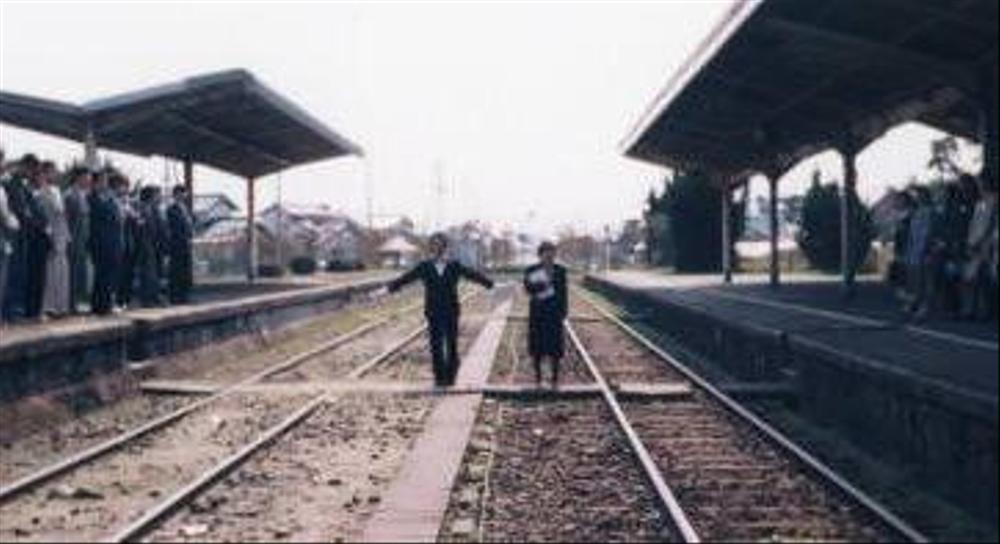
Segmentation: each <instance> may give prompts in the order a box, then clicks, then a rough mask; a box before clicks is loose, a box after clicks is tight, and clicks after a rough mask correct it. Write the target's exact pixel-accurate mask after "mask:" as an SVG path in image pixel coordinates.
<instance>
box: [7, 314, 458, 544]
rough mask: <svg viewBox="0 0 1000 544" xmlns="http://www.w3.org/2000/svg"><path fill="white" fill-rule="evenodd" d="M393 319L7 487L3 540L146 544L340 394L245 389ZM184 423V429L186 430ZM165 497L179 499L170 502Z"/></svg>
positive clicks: (361, 370)
mask: <svg viewBox="0 0 1000 544" xmlns="http://www.w3.org/2000/svg"><path fill="white" fill-rule="evenodd" d="M467 298H468V297H467ZM415 309H416V307H409V308H406V309H405V310H404V311H403V312H400V313H407V312H412V311H414V310H415ZM395 317H396V316H395V315H393V316H389V317H385V318H382V319H378V320H376V321H373V322H371V323H367V324H364V325H362V326H359V327H357V328H356V329H354V330H353V331H351V332H349V333H347V334H344V335H342V336H339V337H337V338H335V339H333V340H331V341H328V342H325V343H322V344H321V345H318V346H313V347H311V348H309V349H307V350H305V351H303V352H300V353H298V354H296V355H294V356H292V357H289V358H288V359H285V360H282V361H280V362H278V363H276V364H273V365H271V366H269V367H268V368H266V369H264V370H261V371H259V372H256V373H254V374H253V375H252V376H249V377H247V378H244V379H240V380H238V381H236V382H233V383H231V384H229V385H227V386H225V387H223V388H222V389H220V390H218V391H216V392H215V393H214V394H210V395H208V396H206V397H204V398H202V399H200V400H197V401H195V402H192V403H190V404H186V405H183V406H182V407H180V408H178V409H176V410H174V411H172V412H170V413H168V414H166V415H163V416H160V417H157V418H155V419H153V420H151V421H147V422H145V423H143V424H141V425H139V426H137V427H133V428H131V429H129V430H127V431H125V432H122V433H121V434H119V435H117V436H115V437H113V438H111V439H109V440H106V441H104V442H102V443H100V444H97V445H96V446H93V447H90V448H88V449H86V450H84V451H82V452H79V453H76V454H74V455H71V456H69V457H66V458H64V459H62V460H60V461H58V462H55V463H53V464H50V465H48V466H46V467H45V468H43V469H41V470H38V471H36V472H33V473H32V474H29V475H27V476H25V477H22V478H20V479H18V480H17V481H15V482H13V483H12V484H10V485H7V486H5V487H3V488H2V489H0V518H3V520H4V522H3V523H2V524H0V537H2V540H10V541H20V540H27V539H31V540H39V539H41V540H53V539H58V540H83V541H89V540H97V539H107V540H109V541H128V540H133V539H136V538H138V537H140V536H141V535H143V534H145V533H146V532H148V531H149V530H150V529H151V528H152V527H154V526H155V525H156V524H158V523H159V522H161V521H162V520H163V519H165V518H166V517H167V516H169V515H170V514H171V513H173V512H175V511H176V510H177V509H178V508H180V507H181V506H183V505H184V504H186V503H187V502H188V501H190V500H191V499H192V498H193V497H195V496H197V495H198V494H199V493H201V492H202V491H203V490H205V489H207V488H209V487H211V486H212V485H213V484H215V483H216V482H218V481H219V480H220V479H221V478H222V477H223V476H225V475H226V474H228V473H229V472H231V471H232V470H233V469H234V468H235V467H238V466H240V465H241V464H242V463H244V462H245V461H246V460H248V459H249V458H250V457H251V456H253V455H254V454H255V453H256V452H258V451H260V450H262V449H264V448H265V447H267V446H269V445H271V444H273V443H274V442H275V441H277V440H278V439H279V438H280V437H281V436H283V435H284V434H285V433H287V432H289V431H290V430H292V429H294V428H296V427H297V426H299V425H301V424H302V423H303V422H305V421H306V420H307V419H308V418H310V416H312V415H313V414H314V413H316V412H317V411H319V410H320V408H322V407H324V406H325V405H327V404H329V403H330V402H331V401H332V400H333V399H334V396H335V394H334V393H333V392H324V393H320V394H311V395H310V394H308V393H297V394H296V393H294V392H292V393H278V394H275V393H273V392H270V393H268V394H267V395H264V394H262V393H260V392H251V391H250V390H249V389H247V386H250V385H253V384H259V383H262V382H265V381H267V380H268V379H269V378H271V377H274V376H277V375H280V374H282V373H286V372H288V371H289V370H291V369H294V368H296V367H297V366H300V365H302V364H305V363H306V362H308V361H312V360H315V359H316V358H317V357H320V356H322V355H325V354H328V353H330V352H331V351H335V350H338V349H340V348H342V347H345V346H348V345H350V344H351V343H352V342H355V341H357V340H358V339H359V338H363V337H365V336H366V335H368V334H370V333H371V332H372V331H375V330H377V329H379V328H380V327H384V326H386V325H387V324H388V323H390V322H392V321H393V320H394V318H395ZM424 329H425V327H423V326H422V327H419V328H417V329H415V330H412V331H410V332H409V333H408V334H405V335H403V337H402V338H401V339H399V340H398V341H396V342H395V343H391V344H383V345H382V347H383V348H384V349H383V350H382V351H381V353H379V354H378V355H377V356H375V357H373V358H371V359H370V360H368V361H366V362H365V363H363V364H361V365H359V366H356V367H355V368H354V369H353V370H352V371H351V372H350V373H348V374H347V375H346V376H343V377H345V378H347V379H348V380H360V379H362V378H364V377H365V376H368V375H370V374H372V373H373V372H374V371H376V370H378V369H380V368H382V367H383V366H384V365H385V364H386V363H387V362H388V361H390V360H391V359H393V358H394V357H396V356H397V355H398V354H399V353H400V352H401V351H403V350H404V349H405V348H407V347H408V346H409V345H410V344H412V343H413V342H414V341H415V340H416V339H418V338H420V336H421V335H422V334H423V332H424ZM181 421H184V422H185V423H184V425H179V422H181ZM144 471H145V473H144ZM164 473H169V474H164ZM182 484H183V485H182ZM164 489H176V491H174V492H173V493H172V494H170V495H169V496H166V498H165V499H164V498H163V497H164V496H165V495H166V492H165V491H164ZM108 490H110V491H108ZM140 514H141V515H140ZM123 524H127V525H126V526H125V527H124V528H122V529H119V530H117V531H116V532H115V533H114V534H112V535H110V536H109V535H108V528H109V527H122V526H123ZM8 533H9V534H8Z"/></svg>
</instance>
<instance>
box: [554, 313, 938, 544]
mask: <svg viewBox="0 0 1000 544" xmlns="http://www.w3.org/2000/svg"><path fill="white" fill-rule="evenodd" d="M580 298H583V299H584V300H586V301H587V305H588V306H590V307H591V308H592V309H593V311H594V312H596V313H597V314H598V315H600V316H601V317H602V318H603V319H604V323H588V324H586V325H582V324H581V325H575V324H572V323H567V325H566V328H567V333H568V336H569V338H570V340H571V343H572V345H573V347H574V348H575V350H576V351H577V352H578V353H579V355H580V356H581V357H582V358H583V359H584V360H585V361H586V364H587V366H588V368H589V369H590V371H591V373H592V374H593V376H594V380H595V381H596V382H597V384H598V385H599V387H600V389H601V392H602V397H603V398H604V400H605V403H606V404H607V405H608V406H609V407H610V409H611V410H612V412H613V413H614V414H615V419H616V423H617V424H618V426H619V428H621V429H622V431H623V432H624V433H625V435H626V436H627V437H628V439H629V443H630V447H631V449H632V451H633V452H634V453H635V455H636V457H637V458H638V459H639V460H640V462H641V463H642V465H643V467H644V469H645V471H646V474H647V477H648V478H649V479H650V481H651V482H652V483H653V485H654V487H655V489H656V490H657V492H658V496H659V500H660V502H661V504H663V506H664V508H666V510H667V511H668V512H669V513H670V517H671V520H672V523H673V526H674V528H675V529H676V531H677V533H678V534H679V535H680V536H681V539H682V540H683V541H685V542H700V541H702V540H706V541H723V542H725V541H760V540H772V541H774V540H777V541H789V540H791V541H831V540H834V541H860V542H872V541H878V542H901V541H906V542H924V541H926V538H925V537H924V536H923V535H921V534H920V533H919V532H917V531H916V530H914V529H913V528H911V527H910V526H909V525H907V524H906V523H905V522H903V521H902V520H900V519H899V518H897V517H896V516H894V515H893V514H892V513H891V512H889V511H888V509H886V508H885V507H883V506H882V505H880V504H878V503H877V502H875V501H874V500H872V499H871V498H869V497H868V496H867V495H865V494H864V493H863V492H861V491H860V490H858V489H857V488H855V487H854V486H852V485H851V484H850V483H849V482H847V481H846V480H844V479H843V478H841V477H840V476H839V475H837V474H836V473H835V472H834V471H832V470H831V469H829V468H828V467H826V466H825V465H823V464H822V463H821V462H819V461H818V460H816V459H815V458H813V457H812V456H810V455H809V454H808V453H807V452H805V451H804V450H802V449H801V448H799V447H797V446H796V445H795V444H793V443H792V442H791V441H789V440H788V439H787V438H785V437H784V436H783V435H781V434H780V433H779V432H777V431H776V430H774V429H773V428H772V427H770V426H769V425H767V424H766V423H765V422H763V421H762V420H760V419H759V418H757V417H756V416H755V415H754V414H752V413H750V412H749V411H747V410H745V409H744V408H742V407H741V406H740V405H739V404H738V403H736V402H735V401H733V400H732V399H730V398H729V397H728V396H726V395H725V394H723V393H722V392H720V391H719V390H718V389H716V388H715V387H713V386H712V385H711V384H709V383H708V382H706V381H704V380H702V379H701V378H700V377H699V376H698V375H696V374H695V373H693V372H691V371H690V370H689V369H688V368H686V367H685V366H684V365H683V364H682V363H680V362H679V361H677V360H676V359H675V358H673V357H671V356H670V355H669V354H668V353H666V352H664V351H663V350H661V349H660V348H658V347H657V346H656V345H654V344H653V343H652V342H650V341H649V340H648V339H646V338H645V337H643V336H642V335H641V334H640V333H638V332H637V331H635V330H634V329H632V328H631V327H629V326H628V325H627V324H625V323H624V322H623V321H621V320H620V319H618V318H616V317H615V316H613V315H611V314H610V313H609V312H607V311H606V310H604V309H603V308H600V307H598V306H597V305H596V304H594V303H593V302H591V301H589V299H585V298H584V297H580ZM578 329H579V331H582V332H583V333H584V334H583V335H581V334H580V332H578ZM611 380H614V381H626V380H644V381H651V380H657V381H666V382H668V383H682V384H686V385H687V386H689V387H690V391H691V392H690V394H689V395H683V396H680V397H678V398H675V399H669V400H644V401H635V400H623V399H621V398H619V395H618V394H617V393H616V391H615V389H614V388H613V386H612V382H611Z"/></svg>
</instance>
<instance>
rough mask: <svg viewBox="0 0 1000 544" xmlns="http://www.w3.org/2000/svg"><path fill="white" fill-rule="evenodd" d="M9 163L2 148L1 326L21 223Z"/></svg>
mask: <svg viewBox="0 0 1000 544" xmlns="http://www.w3.org/2000/svg"><path fill="white" fill-rule="evenodd" d="M7 169H8V165H7V163H5V162H4V153H3V149H0V326H2V325H3V323H4V321H5V317H4V311H3V308H4V302H5V301H6V300H7V277H8V271H9V270H10V267H9V265H10V261H11V257H12V256H13V255H14V241H15V240H16V239H17V236H18V232H19V231H20V230H21V224H20V223H19V222H18V220H17V217H15V216H14V212H13V211H12V210H11V208H10V205H9V203H8V201H7V190H6V188H5V185H6V184H5V183H4V181H5V180H6V174H7Z"/></svg>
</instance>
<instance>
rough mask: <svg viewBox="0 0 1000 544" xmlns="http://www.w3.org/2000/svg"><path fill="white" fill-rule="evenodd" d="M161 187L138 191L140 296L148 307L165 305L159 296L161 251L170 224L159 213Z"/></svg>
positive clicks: (137, 251) (137, 250)
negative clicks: (167, 225)
mask: <svg viewBox="0 0 1000 544" xmlns="http://www.w3.org/2000/svg"><path fill="white" fill-rule="evenodd" d="M160 203H161V192H160V188H159V187H156V186H153V185H150V186H146V187H143V188H142V190H141V191H140V192H139V210H138V212H139V230H138V236H137V238H136V263H137V267H138V273H139V299H140V301H141V302H142V305H143V306H144V307H146V308H155V307H159V306H162V305H163V301H162V299H161V298H160V287H161V286H160V278H161V276H160V272H161V267H160V263H161V262H162V259H161V255H162V254H163V252H164V251H166V249H167V228H166V223H165V221H164V220H163V218H162V214H161V213H160Z"/></svg>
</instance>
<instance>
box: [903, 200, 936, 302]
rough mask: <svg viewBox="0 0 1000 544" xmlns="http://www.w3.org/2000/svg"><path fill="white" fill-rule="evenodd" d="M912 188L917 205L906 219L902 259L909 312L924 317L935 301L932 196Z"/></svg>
mask: <svg viewBox="0 0 1000 544" xmlns="http://www.w3.org/2000/svg"><path fill="white" fill-rule="evenodd" d="M913 191H914V195H915V200H916V205H917V207H916V210H915V211H914V214H913V218H912V220H911V221H910V240H909V242H908V244H907V251H908V254H907V258H906V260H907V267H908V272H907V277H908V278H909V281H910V285H911V293H912V296H913V301H912V303H911V304H910V308H909V311H910V313H911V314H912V315H913V316H914V317H915V318H916V319H924V318H926V317H927V316H928V315H929V314H930V312H931V306H932V305H933V302H934V300H935V292H934V287H935V279H936V274H935V270H934V265H935V263H934V243H935V233H934V226H935V223H936V221H935V208H934V196H933V194H932V193H931V191H930V189H928V188H926V187H915V188H914V190H913Z"/></svg>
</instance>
